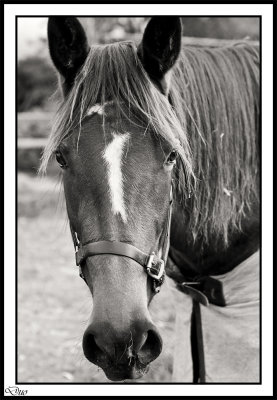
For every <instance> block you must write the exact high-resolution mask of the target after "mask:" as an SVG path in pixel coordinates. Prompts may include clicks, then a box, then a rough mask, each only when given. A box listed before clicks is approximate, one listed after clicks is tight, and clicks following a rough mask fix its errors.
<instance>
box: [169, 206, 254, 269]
mask: <svg viewBox="0 0 277 400" xmlns="http://www.w3.org/2000/svg"><path fill="white" fill-rule="evenodd" d="M259 246H260V218H259V204H258V202H255V204H253V207H252V210H251V212H250V213H249V215H247V216H246V217H245V218H244V219H243V221H242V227H241V230H237V231H233V232H231V233H230V235H229V241H228V245H224V243H223V241H220V239H215V238H213V237H211V238H210V240H209V242H208V243H207V242H204V241H203V238H202V236H201V235H199V236H196V238H195V239H193V238H192V235H191V232H189V230H188V227H187V224H186V217H185V214H184V210H183V209H182V208H181V207H180V206H178V207H175V209H174V212H173V216H172V225H171V242H170V252H169V254H170V256H171V258H172V260H173V261H174V262H175V264H176V265H177V266H178V268H179V269H180V270H181V272H182V273H183V274H184V275H185V276H186V277H194V276H195V275H217V274H223V273H226V272H229V271H231V270H232V269H233V268H235V267H236V266H237V265H239V264H240V263H241V262H242V261H244V260H245V259H247V258H248V257H250V256H251V255H252V254H253V253H255V252H256V251H257V250H258V249H259Z"/></svg>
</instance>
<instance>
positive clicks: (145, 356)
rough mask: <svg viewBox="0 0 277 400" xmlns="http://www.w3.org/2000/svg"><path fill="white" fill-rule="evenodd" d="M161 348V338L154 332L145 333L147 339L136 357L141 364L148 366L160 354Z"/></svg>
mask: <svg viewBox="0 0 277 400" xmlns="http://www.w3.org/2000/svg"><path fill="white" fill-rule="evenodd" d="M162 347H163V342H162V338H161V336H160V335H159V333H158V332H157V331H155V330H152V329H151V330H149V331H148V332H147V338H146V341H145V342H144V344H143V346H142V347H141V348H140V350H139V351H138V353H137V355H138V358H139V360H140V362H141V363H143V364H145V365H146V364H149V363H150V362H151V361H153V360H155V359H156V358H157V357H158V356H159V355H160V353H161V351H162Z"/></svg>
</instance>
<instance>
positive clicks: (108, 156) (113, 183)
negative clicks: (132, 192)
mask: <svg viewBox="0 0 277 400" xmlns="http://www.w3.org/2000/svg"><path fill="white" fill-rule="evenodd" d="M129 136H130V135H129V133H124V134H118V135H116V134H115V133H113V140H112V142H111V143H109V144H108V146H107V147H106V149H105V151H104V155H103V157H104V160H105V161H106V163H107V166H108V181H109V189H110V190H109V191H110V196H111V203H112V211H113V213H114V214H115V215H116V214H120V215H121V218H122V220H123V221H124V222H126V221H127V216H126V211H125V204H124V196H123V176H122V171H121V161H122V154H123V149H124V145H125V143H126V141H127V140H128V139H129Z"/></svg>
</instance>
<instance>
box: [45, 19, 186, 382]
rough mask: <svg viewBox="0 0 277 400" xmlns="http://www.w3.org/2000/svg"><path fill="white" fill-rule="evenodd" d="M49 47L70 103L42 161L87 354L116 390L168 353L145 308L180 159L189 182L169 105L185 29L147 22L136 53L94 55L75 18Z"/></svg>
mask: <svg viewBox="0 0 277 400" xmlns="http://www.w3.org/2000/svg"><path fill="white" fill-rule="evenodd" d="M48 38H49V50H50V55H51V58H52V60H53V63H54V65H55V67H56V69H57V70H58V73H59V78H60V83H61V90H62V93H63V100H62V104H61V107H60V109H59V111H58V112H57V117H56V121H55V123H54V126H53V131H52V136H51V138H50V141H49V144H48V146H47V149H46V150H45V155H44V158H45V159H47V157H50V155H51V154H52V153H54V154H55V155H56V159H57V162H58V164H59V165H60V167H61V169H62V173H63V185H64V193H65V199H66V207H67V213H68V217H69V221H70V226H71V229H72V234H73V240H74V243H75V245H76V250H77V257H79V261H78V264H79V265H80V268H81V274H82V276H83V277H84V279H85V281H86V283H87V286H88V288H89V290H90V292H91V294H92V297H93V308H92V313H91V317H90V320H89V324H88V326H87V328H86V330H85V333H84V336H83V350H84V354H85V356H86V357H87V359H88V360H89V361H91V362H92V363H94V364H96V365H98V366H100V367H101V368H102V369H103V370H104V372H105V373H106V375H107V377H108V378H109V379H111V380H123V379H127V378H139V377H140V376H142V375H143V374H144V373H145V372H146V371H147V369H148V365H149V364H150V363H151V362H152V361H153V360H154V359H156V358H157V357H158V356H159V354H160V353H161V351H162V339H161V336H160V334H159V332H158V329H157V327H156V326H155V324H154V322H153V321H152V318H151V315H150V312H149V309H148V307H149V304H150V302H151V300H152V298H153V295H154V293H155V290H153V288H154V289H157V287H158V286H159V285H160V284H161V280H162V275H161V274H160V275H159V273H160V272H161V268H162V265H161V264H162V262H165V261H166V257H167V251H168V243H169V242H168V240H169V239H168V236H167V235H168V230H169V217H170V192H171V190H172V189H171V186H172V179H173V178H174V165H175V163H176V159H177V162H179V161H180V162H182V165H184V171H187V174H188V175H189V173H190V154H189V148H188V146H187V147H184V146H181V145H180V141H179V140H178V135H181V127H180V125H179V122H178V118H177V117H176V115H175V113H174V110H173V108H172V106H171V104H170V101H169V98H168V91H169V86H170V72H171V68H172V67H173V65H174V64H175V63H176V61H177V59H178V56H179V52H180V43H181V22H180V19H179V18H175V17H170V18H163V17H156V18H152V19H151V20H150V22H149V23H148V25H147V27H146V29H145V32H144V35H143V39H142V42H141V44H140V45H139V46H138V47H136V46H135V45H134V44H133V43H131V42H120V43H114V44H111V45H105V46H92V47H91V48H90V47H89V45H88V43H87V39H86V35H85V32H84V30H83V28H82V26H81V24H80V23H79V22H78V20H77V19H76V18H73V17H51V18H49V23H48ZM178 160H179V161H178ZM101 246H102V247H101ZM78 252H79V253H78ZM81 252H82V254H81V255H80V253H81ZM153 253H155V255H153V256H152V258H150V256H151V255H152V254H153ZM140 256H141V257H142V261H141V259H140V258H139V257H140ZM143 257H144V258H143ZM154 259H155V263H154V261H153V260H154ZM140 261H141V262H140ZM152 264H155V265H152ZM157 266H158V267H159V268H158V271H156V270H155V267H157ZM152 267H153V268H154V269H153V270H152V269H151V268H152ZM147 268H148V269H147ZM151 271H152V272H151ZM153 271H154V272H153ZM146 272H147V273H146Z"/></svg>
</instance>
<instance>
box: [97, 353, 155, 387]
mask: <svg viewBox="0 0 277 400" xmlns="http://www.w3.org/2000/svg"><path fill="white" fill-rule="evenodd" d="M102 368H103V367H102ZM148 370H149V365H145V364H143V363H141V362H140V360H139V358H138V357H137V356H136V357H133V358H132V359H130V362H129V364H128V365H127V366H126V365H113V366H109V367H107V368H103V371H104V373H105V375H106V377H107V378H108V379H109V380H111V381H124V380H126V379H139V378H141V377H142V376H143V375H145V374H146V373H147V372H148Z"/></svg>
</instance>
